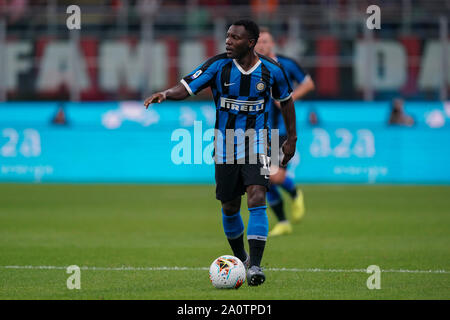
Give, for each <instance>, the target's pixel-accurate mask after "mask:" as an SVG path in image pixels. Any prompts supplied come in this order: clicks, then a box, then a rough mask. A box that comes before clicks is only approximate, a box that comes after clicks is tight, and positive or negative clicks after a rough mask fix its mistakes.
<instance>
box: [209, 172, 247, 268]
mask: <svg viewBox="0 0 450 320" xmlns="http://www.w3.org/2000/svg"><path fill="white" fill-rule="evenodd" d="M215 175H216V198H217V199H218V200H220V202H221V203H222V226H223V230H224V232H225V236H226V237H227V240H228V243H229V244H230V247H231V250H232V251H233V255H234V256H235V257H237V258H239V259H240V260H241V261H242V262H243V263H244V264H248V263H249V257H248V254H247V252H246V251H245V247H244V229H245V228H244V223H243V221H242V217H241V212H240V209H241V196H242V195H243V194H244V193H245V189H244V188H243V187H242V179H241V177H240V173H239V167H238V166H236V165H227V164H216V172H215Z"/></svg>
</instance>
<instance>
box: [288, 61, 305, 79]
mask: <svg viewBox="0 0 450 320" xmlns="http://www.w3.org/2000/svg"><path fill="white" fill-rule="evenodd" d="M288 66H289V68H288V70H287V71H288V73H289V77H290V79H291V80H292V81H294V80H295V81H296V82H297V83H299V84H300V83H302V82H303V81H304V80H305V78H306V77H307V76H308V73H307V72H306V71H305V70H304V69H303V68H302V67H300V65H299V64H298V63H297V62H295V61H289V64H288Z"/></svg>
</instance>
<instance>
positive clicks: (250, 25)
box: [233, 19, 259, 43]
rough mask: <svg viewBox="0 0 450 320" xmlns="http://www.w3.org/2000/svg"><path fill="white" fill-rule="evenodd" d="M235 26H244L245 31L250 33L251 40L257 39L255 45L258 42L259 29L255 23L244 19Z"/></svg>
mask: <svg viewBox="0 0 450 320" xmlns="http://www.w3.org/2000/svg"><path fill="white" fill-rule="evenodd" d="M233 26H243V27H244V28H245V30H246V31H247V32H248V35H249V37H250V39H255V43H256V42H257V41H258V38H259V27H258V25H257V24H256V23H255V22H254V21H252V20H248V19H242V20H238V21H236V22H234V23H233Z"/></svg>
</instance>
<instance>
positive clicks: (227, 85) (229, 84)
mask: <svg viewBox="0 0 450 320" xmlns="http://www.w3.org/2000/svg"><path fill="white" fill-rule="evenodd" d="M233 84H234V82H233V83H224V84H223V85H224V86H225V87H229V86H232V85H233Z"/></svg>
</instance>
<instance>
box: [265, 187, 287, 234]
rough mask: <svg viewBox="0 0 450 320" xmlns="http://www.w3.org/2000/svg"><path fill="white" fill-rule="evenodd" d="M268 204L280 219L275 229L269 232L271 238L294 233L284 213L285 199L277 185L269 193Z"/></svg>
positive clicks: (270, 188)
mask: <svg viewBox="0 0 450 320" xmlns="http://www.w3.org/2000/svg"><path fill="white" fill-rule="evenodd" d="M267 203H268V204H269V206H270V207H271V208H272V211H273V212H274V213H275V216H276V217H277V219H278V222H277V224H276V225H275V227H274V228H273V229H272V230H271V231H270V232H269V237H274V236H280V235H285V234H290V233H292V226H291V224H290V222H289V221H288V220H287V218H286V214H285V212H284V205H283V198H282V197H281V193H280V191H279V190H278V187H277V185H275V184H271V185H270V186H269V190H268V191H267Z"/></svg>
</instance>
